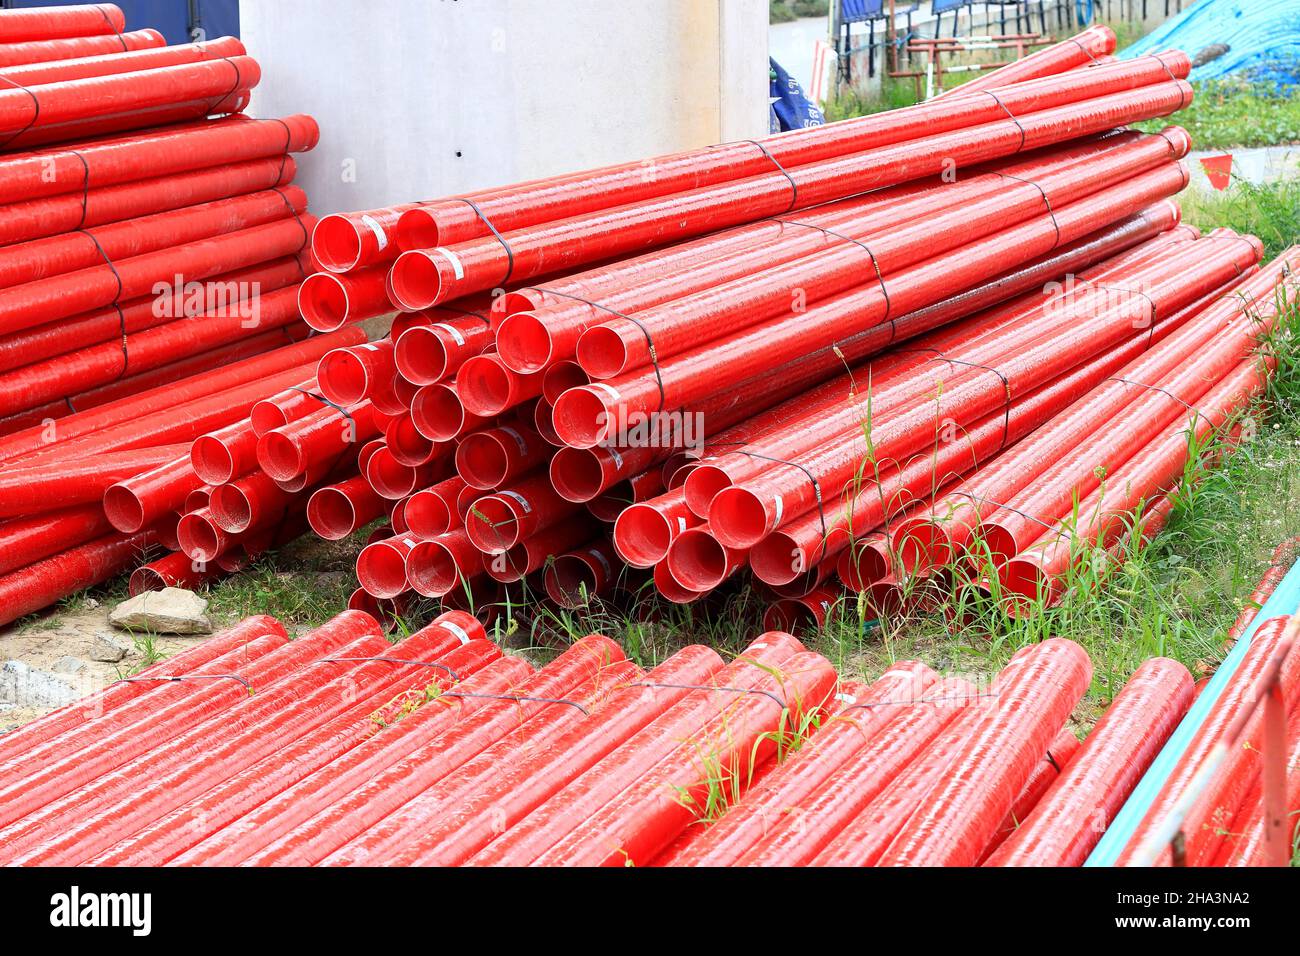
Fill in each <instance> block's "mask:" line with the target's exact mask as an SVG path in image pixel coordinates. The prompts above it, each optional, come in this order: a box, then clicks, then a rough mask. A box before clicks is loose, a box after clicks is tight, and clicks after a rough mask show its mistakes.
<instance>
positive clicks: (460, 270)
mask: <svg viewBox="0 0 1300 956" xmlns="http://www.w3.org/2000/svg"><path fill="white" fill-rule="evenodd" d="M433 251H434V252H441V253H442V254H443V255H444V256H446V257H447V261H448V262H450V263H451V268H452V271H453V272H455V273H456V278H457V279H463V278H465V267H464V266H463V265H461V264H460V256H458V255H456V253H454V252H452V251H451V250H450V249H448V248H447V247H446V246H439V247H438V248H437V249H435V250H433Z"/></svg>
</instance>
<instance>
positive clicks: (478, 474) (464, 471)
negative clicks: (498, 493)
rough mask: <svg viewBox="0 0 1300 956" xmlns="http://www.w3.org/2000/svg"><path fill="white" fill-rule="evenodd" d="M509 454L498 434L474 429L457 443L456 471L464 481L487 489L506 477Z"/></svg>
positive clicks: (496, 485)
mask: <svg viewBox="0 0 1300 956" xmlns="http://www.w3.org/2000/svg"><path fill="white" fill-rule="evenodd" d="M509 467H510V460H509V456H508V455H507V454H506V448H505V445H503V444H502V443H501V437H500V436H499V435H494V434H492V433H491V432H473V433H471V434H469V435H466V436H465V438H464V440H463V441H462V442H461V443H460V444H459V445H457V446H456V472H457V474H459V475H460V476H461V478H463V479H464V480H465V484H467V485H469V486H470V487H472V488H478V489H480V490H482V491H490V490H492V489H493V488H496V487H498V486H499V485H500V484H501V483H502V482H503V481H505V480H506V471H507V470H508V469H509Z"/></svg>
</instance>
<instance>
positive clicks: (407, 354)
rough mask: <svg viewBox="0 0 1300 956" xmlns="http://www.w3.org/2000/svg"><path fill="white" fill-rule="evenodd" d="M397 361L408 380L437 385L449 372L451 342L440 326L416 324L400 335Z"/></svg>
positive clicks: (396, 347) (414, 382) (394, 357)
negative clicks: (444, 335) (449, 344)
mask: <svg viewBox="0 0 1300 956" xmlns="http://www.w3.org/2000/svg"><path fill="white" fill-rule="evenodd" d="M393 361H394V362H395V363H396V364H397V370H398V371H399V372H401V373H402V377H403V378H405V379H406V380H407V381H408V382H411V383H412V384H415V385H433V384H434V383H435V382H440V381H442V379H443V377H444V376H446V374H447V364H448V361H449V358H448V355H447V344H446V343H445V342H443V340H442V333H440V332H439V330H438V329H433V328H430V327H429V326H427V325H413V326H411V327H410V328H409V329H407V330H406V331H405V332H403V333H401V334H400V335H399V336H398V337H397V344H396V345H395V346H394V348H393Z"/></svg>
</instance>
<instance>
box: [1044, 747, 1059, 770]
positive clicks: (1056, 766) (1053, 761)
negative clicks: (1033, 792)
mask: <svg viewBox="0 0 1300 956" xmlns="http://www.w3.org/2000/svg"><path fill="white" fill-rule="evenodd" d="M1045 759H1046V760H1047V762H1048V763H1050V764H1051V765H1052V769H1053V770H1055V771H1056V772H1057V773H1060V772H1061V765H1060V763H1058V762H1057V760H1056V758H1055V757H1053V756H1052V751H1051V750H1048V751H1047V756H1046V758H1045Z"/></svg>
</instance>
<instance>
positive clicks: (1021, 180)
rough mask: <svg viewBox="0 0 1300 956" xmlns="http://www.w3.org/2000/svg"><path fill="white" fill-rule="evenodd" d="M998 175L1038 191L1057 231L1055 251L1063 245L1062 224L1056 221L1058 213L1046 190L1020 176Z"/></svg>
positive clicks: (1054, 243) (1053, 246)
mask: <svg viewBox="0 0 1300 956" xmlns="http://www.w3.org/2000/svg"><path fill="white" fill-rule="evenodd" d="M997 175H999V176H1001V177H1002V178H1003V179H1014V180H1015V181H1016V182H1018V183H1025V184H1026V185H1029V186H1033V187H1034V188H1035V189H1037V190H1038V194H1039V195H1040V196H1042V197H1043V205H1044V206H1046V207H1047V215H1048V216H1049V217H1051V220H1052V228H1053V229H1055V230H1056V240H1055V241H1054V242H1053V243H1052V248H1053V249H1055V248H1056V247H1057V246H1059V245H1060V244H1061V224H1060V223H1059V222H1057V221H1056V212H1055V211H1054V210H1053V209H1052V201H1051V200H1050V199H1048V198H1047V190H1045V189H1044V188H1043V187H1042V186H1040V185H1039V184H1038V183H1036V182H1034V181H1033V180H1032V179H1024V178H1022V177H1020V176H1012V175H1011V174H1010V173H1001V172H999V173H997Z"/></svg>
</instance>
